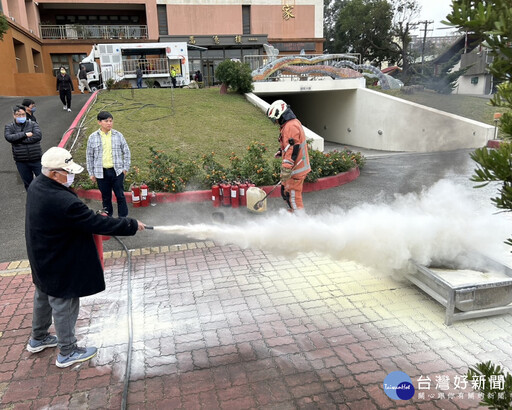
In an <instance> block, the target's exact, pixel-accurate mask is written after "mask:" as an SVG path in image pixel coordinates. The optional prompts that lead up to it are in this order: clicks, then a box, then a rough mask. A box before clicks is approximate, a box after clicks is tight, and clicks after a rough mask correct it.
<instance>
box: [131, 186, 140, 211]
mask: <svg viewBox="0 0 512 410" xmlns="http://www.w3.org/2000/svg"><path fill="white" fill-rule="evenodd" d="M130 188H131V191H132V204H133V207H134V208H139V207H140V187H138V186H137V185H135V184H132V185H131V187H130Z"/></svg>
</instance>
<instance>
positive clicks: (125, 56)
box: [80, 42, 190, 91]
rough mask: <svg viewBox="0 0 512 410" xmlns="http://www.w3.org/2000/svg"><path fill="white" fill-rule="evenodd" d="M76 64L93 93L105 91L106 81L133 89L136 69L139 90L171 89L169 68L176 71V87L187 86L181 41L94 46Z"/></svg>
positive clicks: (186, 56) (184, 45) (183, 50)
mask: <svg viewBox="0 0 512 410" xmlns="http://www.w3.org/2000/svg"><path fill="white" fill-rule="evenodd" d="M98 61H99V64H98ZM80 65H83V66H85V69H86V71H87V82H88V83H89V87H91V89H92V90H93V91H95V90H97V89H99V88H106V83H107V81H108V80H110V79H113V80H114V81H115V82H118V81H127V82H129V84H130V85H131V86H132V87H133V88H136V87H137V76H136V70H137V67H140V68H141V70H142V87H149V86H151V87H158V88H159V87H171V86H172V80H171V70H172V69H174V71H176V86H177V87H183V86H185V85H188V84H189V83H190V72H189V61H188V52H187V43H185V42H177V43H125V44H122V43H115V44H95V45H94V46H93V47H92V50H91V53H90V54H89V55H88V56H87V57H85V58H84V59H83V60H82V61H81V62H80Z"/></svg>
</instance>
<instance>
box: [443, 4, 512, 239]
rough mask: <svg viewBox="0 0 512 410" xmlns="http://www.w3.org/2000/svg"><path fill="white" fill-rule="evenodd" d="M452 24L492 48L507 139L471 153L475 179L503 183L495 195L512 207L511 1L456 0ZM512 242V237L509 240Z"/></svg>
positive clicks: (492, 66)
mask: <svg viewBox="0 0 512 410" xmlns="http://www.w3.org/2000/svg"><path fill="white" fill-rule="evenodd" d="M446 19H447V20H448V23H449V24H452V25H454V26H457V27H459V28H462V29H464V30H466V31H467V32H472V33H474V34H475V35H477V36H478V37H479V38H480V39H481V40H482V41H483V42H484V43H485V44H486V45H487V47H489V49H490V50H491V55H492V56H493V58H494V59H493V61H492V63H491V64H490V66H489V71H490V72H491V74H492V75H493V76H494V77H495V79H497V80H498V81H502V83H501V84H500V85H499V86H498V88H497V92H496V95H495V96H494V97H493V98H492V99H491V104H492V105H494V106H498V107H503V108H505V109H506V112H505V113H504V114H503V116H502V117H501V121H500V122H501V124H500V129H501V131H502V134H503V135H504V141H503V143H502V144H500V146H499V148H498V149H496V150H488V149H487V148H480V149H477V150H475V151H474V152H473V153H472V154H471V158H472V159H473V160H474V161H475V162H476V163H477V164H478V168H477V169H476V170H475V175H473V176H472V178H471V180H472V181H475V182H479V183H481V185H479V186H485V185H487V184H488V183H489V182H492V181H496V182H500V183H501V188H500V189H499V196H497V197H495V198H491V201H492V202H493V203H494V204H495V205H496V207H497V208H499V209H502V210H504V211H506V212H510V211H511V210H512V164H511V158H512V114H511V110H512V84H511V83H510V73H512V49H511V48H510V42H511V41H512V8H510V0H453V2H452V11H451V13H450V14H449V15H448V16H446ZM506 243H507V244H509V245H512V239H510V238H509V239H507V241H506Z"/></svg>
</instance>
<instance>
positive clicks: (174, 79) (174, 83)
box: [171, 77, 176, 88]
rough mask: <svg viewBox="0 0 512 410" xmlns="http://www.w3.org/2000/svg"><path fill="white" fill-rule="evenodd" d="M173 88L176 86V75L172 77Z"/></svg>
mask: <svg viewBox="0 0 512 410" xmlns="http://www.w3.org/2000/svg"><path fill="white" fill-rule="evenodd" d="M171 81H172V88H176V77H171Z"/></svg>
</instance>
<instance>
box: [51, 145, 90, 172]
mask: <svg viewBox="0 0 512 410" xmlns="http://www.w3.org/2000/svg"><path fill="white" fill-rule="evenodd" d="M41 165H42V166H43V167H46V168H50V169H63V170H64V171H67V172H69V173H70V174H79V173H80V172H82V171H83V170H84V167H82V166H81V165H78V164H77V163H76V162H74V161H73V157H72V156H71V153H70V152H69V151H68V150H66V149H64V148H60V147H52V148H50V149H49V150H48V151H46V152H45V153H44V154H43V156H42V158H41Z"/></svg>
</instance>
